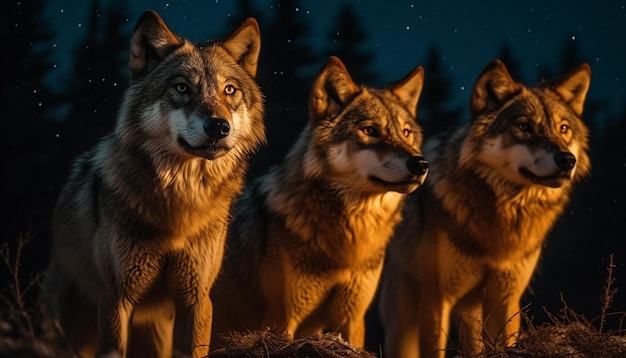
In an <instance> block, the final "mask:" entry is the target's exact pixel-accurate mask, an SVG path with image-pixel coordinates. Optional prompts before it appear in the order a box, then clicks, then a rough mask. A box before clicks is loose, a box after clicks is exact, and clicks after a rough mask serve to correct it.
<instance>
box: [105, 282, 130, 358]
mask: <svg viewBox="0 0 626 358" xmlns="http://www.w3.org/2000/svg"><path fill="white" fill-rule="evenodd" d="M132 310H133V305H132V303H131V302H130V301H129V300H127V299H124V298H122V297H119V296H118V295H111V294H110V293H109V292H106V291H105V292H103V293H102V295H101V296H100V299H99V301H98V349H97V352H96V356H97V357H125V356H126V348H127V345H128V324H129V321H130V316H131V314H132Z"/></svg>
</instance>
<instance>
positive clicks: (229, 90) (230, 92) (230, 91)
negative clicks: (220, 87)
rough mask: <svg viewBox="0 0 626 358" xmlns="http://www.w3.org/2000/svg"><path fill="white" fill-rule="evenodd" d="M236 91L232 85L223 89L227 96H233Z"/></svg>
mask: <svg viewBox="0 0 626 358" xmlns="http://www.w3.org/2000/svg"><path fill="white" fill-rule="evenodd" d="M236 91H237V89H236V88H235V86H233V85H226V87H224V93H226V95H228V96H230V95H233V94H234V93H235V92H236Z"/></svg>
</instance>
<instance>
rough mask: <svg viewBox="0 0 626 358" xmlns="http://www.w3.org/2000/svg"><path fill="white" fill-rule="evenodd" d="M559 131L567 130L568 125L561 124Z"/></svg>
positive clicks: (564, 131)
mask: <svg viewBox="0 0 626 358" xmlns="http://www.w3.org/2000/svg"><path fill="white" fill-rule="evenodd" d="M559 131H560V132H561V133H563V134H565V133H567V132H569V126H568V125H567V124H561V126H560V127H559Z"/></svg>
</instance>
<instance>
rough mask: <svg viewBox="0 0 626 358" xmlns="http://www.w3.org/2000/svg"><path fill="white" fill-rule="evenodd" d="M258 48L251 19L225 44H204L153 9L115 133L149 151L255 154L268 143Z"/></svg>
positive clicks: (138, 39) (136, 44)
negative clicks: (192, 39)
mask: <svg viewBox="0 0 626 358" xmlns="http://www.w3.org/2000/svg"><path fill="white" fill-rule="evenodd" d="M260 46H261V45H260V31H259V26H258V24H257V22H256V21H255V20H254V19H252V18H249V19H247V20H246V21H245V22H244V23H243V24H242V25H241V26H240V27H239V28H238V29H237V30H236V31H235V32H234V33H232V34H231V35H230V37H228V38H227V39H226V40H225V41H223V42H216V43H208V44H206V45H203V46H199V45H195V44H192V43H191V42H189V41H188V40H186V39H183V38H180V37H178V36H177V35H175V34H174V33H173V32H172V31H171V30H170V29H169V28H168V27H167V25H166V24H165V22H164V21H163V20H162V19H161V17H160V16H159V15H158V14H157V13H156V12H154V11H147V12H146V13H144V14H143V16H142V17H141V18H140V19H139V21H138V23H137V25H136V27H135V30H134V32H133V35H132V39H131V47H130V62H129V64H130V73H131V83H130V86H129V89H128V90H127V92H126V97H125V102H124V106H123V107H122V113H121V116H120V117H121V118H122V120H120V121H119V122H118V126H117V130H116V131H117V134H118V135H119V136H120V137H121V138H122V140H123V141H125V142H126V143H127V144H130V143H134V145H139V146H141V147H142V148H144V150H146V151H147V152H148V153H155V152H158V153H159V154H160V155H162V154H164V153H165V154H172V155H174V156H177V157H182V158H194V157H200V158H204V159H209V160H213V159H217V158H220V157H222V156H224V155H225V154H227V153H229V152H231V150H232V149H233V148H237V150H236V151H235V152H237V153H239V154H248V153H250V152H252V151H254V150H255V149H256V147H257V146H258V145H260V144H261V143H262V142H264V141H265V129H264V125H263V123H262V121H263V98H262V95H261V92H260V90H259V88H258V86H257V84H256V83H255V81H254V77H255V75H256V70H257V59H258V56H259V51H260Z"/></svg>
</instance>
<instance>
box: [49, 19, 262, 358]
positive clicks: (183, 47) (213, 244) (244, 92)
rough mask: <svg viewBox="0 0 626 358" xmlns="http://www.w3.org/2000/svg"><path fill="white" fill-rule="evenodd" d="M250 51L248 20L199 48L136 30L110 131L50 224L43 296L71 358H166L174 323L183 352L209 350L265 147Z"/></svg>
mask: <svg viewBox="0 0 626 358" xmlns="http://www.w3.org/2000/svg"><path fill="white" fill-rule="evenodd" d="M259 50H260V33H259V26H258V24H257V22H256V20H254V19H252V18H250V19H247V20H246V21H245V22H244V23H243V24H242V25H241V27H239V28H238V29H237V30H236V31H235V32H233V33H232V35H231V36H230V37H229V38H227V39H226V40H224V41H223V42H215V43H207V44H203V45H202V46H199V45H195V44H192V43H191V42H189V41H188V40H186V39H183V38H180V37H179V36H177V35H175V34H174V33H173V32H172V31H171V30H170V29H169V28H168V27H167V26H166V24H165V23H164V22H163V20H162V19H161V17H160V16H159V15H158V14H157V13H155V12H153V11H147V12H146V13H144V14H143V16H142V17H141V18H140V19H139V21H138V23H137V25H136V27H135V30H134V32H133V35H132V39H131V47H130V62H129V64H130V73H131V79H130V84H129V88H128V89H127V91H126V93H125V97H124V100H123V103H122V105H121V109H120V111H119V116H118V119H117V123H116V126H115V129H114V130H113V131H112V133H110V134H109V135H107V136H106V137H104V138H103V139H102V140H101V141H100V142H99V143H98V144H97V145H96V146H95V148H94V149H92V150H91V151H88V152H86V153H84V154H83V155H81V156H79V157H78V158H77V159H76V160H75V162H74V166H73V169H72V171H71V174H70V175H69V178H68V179H67V182H66V184H65V186H64V188H63V189H62V192H61V194H60V197H59V199H58V202H57V205H56V207H55V210H54V213H53V218H52V236H53V242H52V257H51V262H50V265H49V268H48V269H47V272H46V282H45V287H44V298H45V300H46V302H47V304H48V306H49V309H50V312H51V314H53V315H54V316H55V317H56V318H58V320H59V323H60V325H61V327H62V328H63V330H64V332H65V334H66V336H67V338H68V340H69V343H70V344H71V346H72V348H73V349H74V351H75V352H76V354H77V355H79V356H80V357H89V356H90V357H93V356H94V354H95V355H97V356H103V355H109V356H111V355H113V356H122V357H123V356H141V357H171V356H172V354H173V330H174V322H175V320H177V319H179V318H181V317H184V316H187V317H188V320H189V321H191V324H190V326H191V327H189V330H188V335H190V337H186V340H187V341H188V342H187V344H186V345H185V346H184V347H182V348H181V349H182V350H183V351H185V352H186V353H191V352H192V351H193V353H192V356H193V357H200V356H204V355H206V354H207V353H208V345H209V343H210V338H211V325H212V303H211V300H210V299H209V290H210V287H211V285H212V283H213V281H214V279H215V277H216V275H217V273H218V271H219V267H220V264H221V261H222V256H223V246H224V241H225V237H226V231H227V224H228V222H229V217H230V211H231V204H232V202H233V200H234V198H235V197H236V196H237V195H239V194H240V193H241V192H242V190H243V185H244V179H245V178H244V176H245V172H246V170H247V160H248V158H249V155H251V153H253V152H254V151H255V150H256V148H257V147H258V146H259V145H261V144H262V143H264V141H265V128H264V124H263V113H264V112H263V111H264V109H263V98H262V94H261V92H260V90H259V88H258V86H257V84H256V83H255V81H254V77H255V75H256V70H257V59H258V55H259ZM96 327H97V329H96ZM183 339H184V340H185V338H183Z"/></svg>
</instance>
